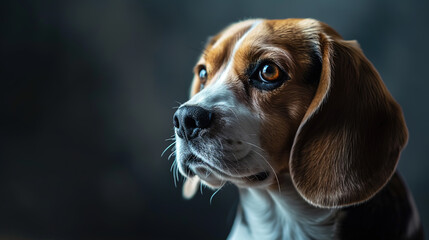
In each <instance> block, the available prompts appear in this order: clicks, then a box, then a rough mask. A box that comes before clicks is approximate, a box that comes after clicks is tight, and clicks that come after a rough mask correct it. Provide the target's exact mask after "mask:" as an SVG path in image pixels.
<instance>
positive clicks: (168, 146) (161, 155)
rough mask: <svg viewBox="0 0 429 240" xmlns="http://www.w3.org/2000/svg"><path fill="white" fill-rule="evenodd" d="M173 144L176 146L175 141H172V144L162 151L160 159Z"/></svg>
mask: <svg viewBox="0 0 429 240" xmlns="http://www.w3.org/2000/svg"><path fill="white" fill-rule="evenodd" d="M174 144H176V141H174V142H173V143H172V144H170V145H168V147H166V148H165V149H164V151H162V153H161V157H162V156H164V153H165V152H167V150H168V149H169V148H170V147H172V146H173V145H174Z"/></svg>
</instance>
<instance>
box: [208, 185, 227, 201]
mask: <svg viewBox="0 0 429 240" xmlns="http://www.w3.org/2000/svg"><path fill="white" fill-rule="evenodd" d="M223 186H225V182H222V185H221V186H220V187H219V188H218V189H217V190H216V191H215V192H214V193H213V194H212V196H211V197H210V205H212V201H213V197H214V196H215V195H216V193H218V192H219V191H220V190H221V189H222V187H223Z"/></svg>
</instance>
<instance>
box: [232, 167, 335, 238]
mask: <svg viewBox="0 0 429 240" xmlns="http://www.w3.org/2000/svg"><path fill="white" fill-rule="evenodd" d="M280 182H281V184H280V185H281V186H282V188H281V192H279V191H278V190H277V191H270V190H265V189H252V188H242V189H240V190H239V191H240V206H239V210H238V212H237V216H236V219H235V222H234V225H233V227H232V230H231V233H230V235H229V236H228V239H234V240H235V239H243V240H244V239H247V240H249V239H258V240H259V239H260V240H262V239H296V240H301V239H302V240H304V239H335V236H334V234H335V217H336V213H337V210H335V209H322V208H317V207H314V206H311V205H309V204H308V203H307V202H305V201H304V199H302V198H301V196H299V194H298V192H297V191H296V189H295V188H294V187H293V185H292V182H291V179H290V177H289V176H288V175H283V176H281V177H280Z"/></svg>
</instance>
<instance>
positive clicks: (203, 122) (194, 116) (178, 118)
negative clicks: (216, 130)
mask: <svg viewBox="0 0 429 240" xmlns="http://www.w3.org/2000/svg"><path fill="white" fill-rule="evenodd" d="M212 118H213V114H212V113H211V112H210V111H208V110H206V109H204V108H202V107H197V106H183V107H180V108H179V109H177V111H176V113H175V114H174V117H173V124H174V127H175V128H176V131H177V135H178V136H179V137H180V138H186V139H188V140H189V139H192V138H194V137H196V136H197V135H198V133H199V132H200V131H201V129H204V128H208V127H209V126H210V123H211V122H212Z"/></svg>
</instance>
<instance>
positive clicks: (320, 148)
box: [289, 33, 407, 207]
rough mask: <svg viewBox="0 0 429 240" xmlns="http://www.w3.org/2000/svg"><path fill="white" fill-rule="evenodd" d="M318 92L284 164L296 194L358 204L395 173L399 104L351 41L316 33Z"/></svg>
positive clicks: (319, 201)
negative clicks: (288, 169)
mask: <svg viewBox="0 0 429 240" xmlns="http://www.w3.org/2000/svg"><path fill="white" fill-rule="evenodd" d="M320 46H321V55H322V72H321V78H320V82H319V86H318V89H317V91H316V94H315V96H314V99H313V100H312V102H311V104H310V106H309V108H308V110H307V112H306V114H305V116H304V118H303V120H302V122H301V124H300V126H299V128H298V131H297V133H296V136H295V140H294V144H293V147H292V152H291V158H290V162H289V166H290V172H291V177H292V180H293V182H294V184H295V187H296V188H297V190H298V192H299V193H300V194H301V196H302V197H303V198H304V199H306V200H307V201H308V202H309V203H311V204H313V205H316V206H319V207H341V206H347V205H352V204H356V203H360V202H363V201H366V200H368V199H369V198H371V197H372V196H373V195H374V194H376V193H377V192H378V191H379V190H380V189H381V188H382V187H383V186H384V185H385V184H386V183H387V182H388V181H389V179H390V177H391V176H392V174H393V173H394V171H395V168H396V165H397V162H398V159H399V154H400V152H401V150H402V148H403V147H404V145H405V143H406V141H407V129H406V126H405V121H404V118H403V115H402V111H401V109H400V107H399V105H398V104H397V103H396V102H395V100H394V99H393V98H392V96H391V95H390V93H389V92H388V90H387V89H386V87H385V85H384V83H383V82H382V80H381V78H380V76H379V75H378V73H377V71H376V70H375V68H374V67H373V66H372V64H371V63H370V62H369V61H368V59H366V57H365V56H364V54H363V53H362V51H361V50H360V48H359V46H358V44H357V43H356V42H355V41H344V40H342V39H339V38H337V37H336V38H335V39H332V38H330V37H329V36H328V35H326V34H324V33H323V34H320Z"/></svg>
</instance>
